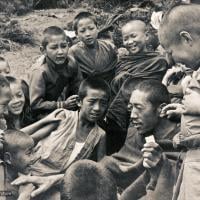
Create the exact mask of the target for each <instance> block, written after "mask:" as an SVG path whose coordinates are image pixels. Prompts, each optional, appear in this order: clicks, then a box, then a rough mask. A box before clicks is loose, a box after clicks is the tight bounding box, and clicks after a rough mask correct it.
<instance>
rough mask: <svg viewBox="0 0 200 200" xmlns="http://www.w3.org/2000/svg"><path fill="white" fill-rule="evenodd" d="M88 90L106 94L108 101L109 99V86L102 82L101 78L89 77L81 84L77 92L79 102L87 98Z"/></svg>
mask: <svg viewBox="0 0 200 200" xmlns="http://www.w3.org/2000/svg"><path fill="white" fill-rule="evenodd" d="M88 89H95V90H101V91H104V92H105V93H106V96H107V97H108V100H109V99H110V96H111V89H110V86H109V85H108V83H107V82H106V81H104V80H103V79H101V78H98V77H96V76H90V77H88V78H87V79H85V80H83V81H82V82H81V84H80V87H79V91H78V95H79V99H80V100H83V99H84V98H85V97H86V96H87V91H88Z"/></svg>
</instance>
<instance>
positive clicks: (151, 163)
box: [145, 159, 156, 168]
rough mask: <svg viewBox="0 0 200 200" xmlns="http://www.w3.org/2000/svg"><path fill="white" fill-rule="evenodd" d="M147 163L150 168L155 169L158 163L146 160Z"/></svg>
mask: <svg viewBox="0 0 200 200" xmlns="http://www.w3.org/2000/svg"><path fill="white" fill-rule="evenodd" d="M145 162H146V163H147V165H148V166H149V168H152V167H155V166H156V163H155V162H154V161H152V160H149V159H146V160H145Z"/></svg>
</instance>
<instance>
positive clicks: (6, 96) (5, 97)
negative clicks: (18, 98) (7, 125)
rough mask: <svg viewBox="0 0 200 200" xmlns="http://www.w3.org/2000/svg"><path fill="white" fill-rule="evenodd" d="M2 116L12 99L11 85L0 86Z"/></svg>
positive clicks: (0, 112)
mask: <svg viewBox="0 0 200 200" xmlns="http://www.w3.org/2000/svg"><path fill="white" fill-rule="evenodd" d="M0 90H1V91H0V118H1V117H2V116H3V114H4V113H5V112H6V111H7V106H8V103H9V101H10V100H11V91H10V87H8V86H4V87H1V88H0Z"/></svg>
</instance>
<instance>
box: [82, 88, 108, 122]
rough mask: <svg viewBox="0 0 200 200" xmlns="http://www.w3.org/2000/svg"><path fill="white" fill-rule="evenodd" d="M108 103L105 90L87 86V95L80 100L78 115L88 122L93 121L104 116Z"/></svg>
mask: <svg viewBox="0 0 200 200" xmlns="http://www.w3.org/2000/svg"><path fill="white" fill-rule="evenodd" d="M108 103H109V99H108V97H107V94H106V92H104V91H102V90H96V89H92V88H88V89H87V96H86V97H85V98H84V99H83V100H81V101H80V104H81V109H80V116H81V117H82V118H83V119H84V120H86V121H88V122H92V123H95V122H97V121H98V120H100V119H102V117H103V116H104V114H105V112H106V110H107V108H108Z"/></svg>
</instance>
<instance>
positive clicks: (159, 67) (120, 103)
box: [107, 20, 167, 152]
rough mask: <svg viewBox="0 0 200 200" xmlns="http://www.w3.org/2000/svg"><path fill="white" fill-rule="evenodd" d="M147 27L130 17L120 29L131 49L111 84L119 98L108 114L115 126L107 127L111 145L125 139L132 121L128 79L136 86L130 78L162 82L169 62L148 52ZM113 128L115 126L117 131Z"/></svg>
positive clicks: (126, 46)
mask: <svg viewBox="0 0 200 200" xmlns="http://www.w3.org/2000/svg"><path fill="white" fill-rule="evenodd" d="M147 29H148V27H147V25H146V24H145V23H144V22H143V21H141V20H131V21H129V22H127V23H126V24H125V25H124V26H122V29H121V31H122V38H123V44H124V47H125V48H126V49H127V51H128V55H124V56H121V57H120V58H119V61H118V64H117V68H116V76H115V78H114V80H113V81H112V83H111V87H112V90H113V92H114V94H115V95H116V97H115V99H114V101H113V103H112V104H111V106H110V109H109V111H108V115H107V118H108V123H109V127H112V128H111V130H108V132H110V133H111V134H109V136H110V140H109V137H108V141H111V143H110V144H108V147H114V145H116V142H115V144H112V141H115V140H113V137H116V139H117V140H119V141H123V139H124V138H122V137H124V136H126V134H125V133H124V132H126V129H127V125H128V122H129V121H128V119H127V116H128V113H127V109H126V107H127V103H128V100H129V97H130V91H129V89H127V88H128V87H129V86H128V85H129V84H128V85H127V82H129V83H130V84H131V85H134V83H133V82H131V81H129V80H130V79H133V80H134V79H135V78H141V79H149V78H152V79H156V80H159V81H161V80H162V77H163V76H164V74H165V72H166V69H167V62H166V59H165V58H164V57H163V56H160V55H159V54H158V53H157V52H153V51H148V49H147V41H148V39H149V36H148V30H147ZM120 88H121V89H120ZM113 127H116V130H114V129H113ZM119 130H120V131H119ZM112 133H115V135H114V136H113V134H112ZM117 145H118V144H117ZM119 148H120V145H119V146H118V147H116V148H115V147H114V149H113V150H111V152H112V151H117V150H119Z"/></svg>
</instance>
